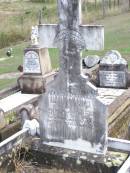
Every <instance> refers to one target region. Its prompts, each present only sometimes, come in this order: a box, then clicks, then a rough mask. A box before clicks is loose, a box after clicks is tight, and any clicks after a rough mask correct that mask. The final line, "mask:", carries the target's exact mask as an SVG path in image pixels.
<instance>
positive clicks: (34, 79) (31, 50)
mask: <svg viewBox="0 0 130 173" xmlns="http://www.w3.org/2000/svg"><path fill="white" fill-rule="evenodd" d="M31 42H32V44H31V46H29V47H27V48H26V49H25V51H24V65H23V76H22V78H20V81H21V82H20V87H21V91H22V92H23V93H42V92H44V90H45V87H44V81H43V75H44V74H46V73H49V72H51V70H52V68H51V62H50V57H49V53H48V49H46V48H42V47H41V46H40V45H39V32H38V27H37V26H35V27H32V35H31Z"/></svg>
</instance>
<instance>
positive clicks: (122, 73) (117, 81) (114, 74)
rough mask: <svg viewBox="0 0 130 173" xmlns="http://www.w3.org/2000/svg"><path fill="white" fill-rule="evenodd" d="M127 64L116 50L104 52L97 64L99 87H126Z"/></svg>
mask: <svg viewBox="0 0 130 173" xmlns="http://www.w3.org/2000/svg"><path fill="white" fill-rule="evenodd" d="M127 74H128V64H127V61H126V60H125V59H123V58H122V57H121V54H120V53H119V52H118V51H116V50H111V51H109V52H107V53H106V55H105V56H104V58H103V59H102V61H101V62H100V66H99V83H100V84H99V85H100V87H110V88H127V81H128V80H127Z"/></svg>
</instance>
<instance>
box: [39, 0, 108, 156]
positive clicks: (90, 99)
mask: <svg viewBox="0 0 130 173" xmlns="http://www.w3.org/2000/svg"><path fill="white" fill-rule="evenodd" d="M58 15H59V19H60V23H59V25H58V26H57V25H52V26H51V25H43V26H39V27H40V28H39V29H40V33H41V35H42V36H43V37H41V38H42V41H43V40H44V42H42V43H43V44H45V43H47V44H49V43H50V46H56V47H57V46H58V47H59V49H60V69H59V73H58V75H57V77H56V79H55V80H54V81H53V82H51V83H50V84H49V85H48V87H47V91H46V93H45V94H43V95H42V97H41V100H40V129H41V130H40V133H41V140H42V141H43V142H44V144H46V145H50V146H55V147H61V148H68V149H72V150H81V151H84V152H89V153H93V154H99V155H104V154H105V152H106V149H107V145H106V143H107V123H106V116H107V111H106V107H105V106H104V105H103V104H102V103H101V102H100V101H99V100H98V99H96V96H97V88H96V87H94V86H93V85H92V84H91V83H90V82H89V81H88V79H87V78H86V77H85V76H83V75H82V74H81V69H80V68H81V65H80V51H81V50H82V49H85V48H89V49H91V48H92V49H100V48H103V38H104V35H103V27H102V26H99V27H98V26H91V27H89V26H81V25H80V26H79V1H78V0H74V1H73V0H72V1H69V2H68V1H67V0H58ZM45 28H46V29H45ZM47 28H48V29H47ZM50 28H52V29H51V30H52V31H54V32H51V33H50V35H51V34H52V35H53V37H48V39H50V40H49V41H50V42H49V41H48V40H46V38H45V37H44V36H45V35H44V34H45V33H46V32H47V33H48V34H49V32H48V31H50ZM81 28H82V30H84V33H86V32H88V31H89V32H91V34H90V35H89V36H88V37H87V36H86V35H85V36H84V35H82V34H83V32H81ZM91 28H92V31H91ZM44 29H45V32H44V33H43V30H44ZM81 33H82V34H81ZM93 35H94V36H93ZM54 36H55V37H54ZM90 36H92V38H91V39H90ZM98 36H100V37H99V40H98V41H96V43H95V44H94V41H95V40H97V39H96V38H98ZM52 38H53V39H54V40H52ZM87 38H88V39H87ZM90 40H91V41H90ZM57 43H58V44H57ZM92 43H93V46H92ZM99 108H100V109H99Z"/></svg>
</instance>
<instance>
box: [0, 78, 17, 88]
mask: <svg viewBox="0 0 130 173" xmlns="http://www.w3.org/2000/svg"><path fill="white" fill-rule="evenodd" d="M16 81H17V79H0V90H2V89H4V88H5V87H6V88H7V87H10V86H12V85H14V84H16Z"/></svg>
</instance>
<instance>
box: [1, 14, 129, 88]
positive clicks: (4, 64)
mask: <svg viewBox="0 0 130 173" xmlns="http://www.w3.org/2000/svg"><path fill="white" fill-rule="evenodd" d="M129 21H130V13H124V14H120V15H116V16H109V17H106V18H105V19H102V20H98V21H96V22H95V23H96V24H103V25H104V26H105V49H104V50H103V51H97V52H96V51H85V52H84V53H83V57H84V56H85V55H89V54H97V55H100V56H101V57H102V56H103V55H104V54H105V52H107V51H108V50H111V49H116V50H118V51H119V52H120V53H121V54H122V56H123V57H124V58H125V59H126V60H127V61H128V64H129V68H130V46H129V45H130V39H129V34H130V22H129ZM48 22H50V20H49V19H48ZM30 30H31V28H30ZM28 37H29V36H28ZM28 44H29V43H28V42H22V41H21V42H18V43H17V44H16V45H11V46H10V47H12V48H13V57H12V58H7V56H6V51H7V50H8V47H5V48H3V49H0V74H4V73H11V72H17V71H18V70H17V68H18V66H19V65H22V64H23V50H24V48H25V47H26V46H27V45H28ZM49 53H50V57H51V61H52V67H53V68H54V69H55V68H58V50H57V49H49ZM2 59H3V60H2ZM15 82H16V80H15V79H0V89H3V88H4V87H6V86H7V87H8V86H9V85H10V84H14V83H15Z"/></svg>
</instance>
